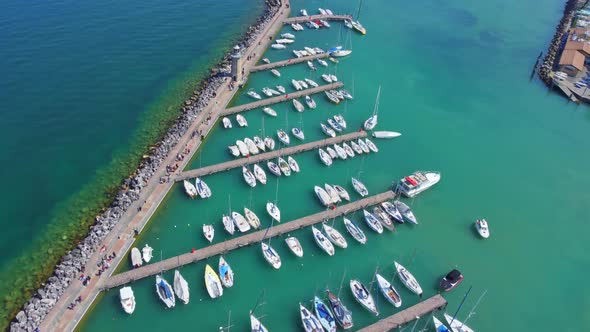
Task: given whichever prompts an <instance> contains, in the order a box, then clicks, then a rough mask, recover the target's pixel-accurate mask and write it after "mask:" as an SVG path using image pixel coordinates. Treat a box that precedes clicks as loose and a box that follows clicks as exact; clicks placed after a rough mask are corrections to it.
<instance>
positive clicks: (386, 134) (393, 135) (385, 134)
mask: <svg viewBox="0 0 590 332" xmlns="http://www.w3.org/2000/svg"><path fill="white" fill-rule="evenodd" d="M401 135H402V134H400V133H397V132H395V131H374V132H373V137H375V138H396V137H399V136H401Z"/></svg>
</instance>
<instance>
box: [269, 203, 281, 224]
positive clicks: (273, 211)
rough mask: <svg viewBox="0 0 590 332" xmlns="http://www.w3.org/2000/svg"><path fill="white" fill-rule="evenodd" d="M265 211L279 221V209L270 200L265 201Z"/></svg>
mask: <svg viewBox="0 0 590 332" xmlns="http://www.w3.org/2000/svg"><path fill="white" fill-rule="evenodd" d="M266 212H268V214H269V215H270V216H271V217H272V218H273V219H274V220H276V221H278V222H281V210H279V208H278V206H276V205H275V204H274V203H272V202H268V203H266Z"/></svg>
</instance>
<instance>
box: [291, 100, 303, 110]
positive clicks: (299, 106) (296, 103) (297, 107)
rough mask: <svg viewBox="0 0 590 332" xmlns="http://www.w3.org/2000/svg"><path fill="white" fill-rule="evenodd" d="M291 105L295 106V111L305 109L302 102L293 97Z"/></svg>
mask: <svg viewBox="0 0 590 332" xmlns="http://www.w3.org/2000/svg"><path fill="white" fill-rule="evenodd" d="M293 106H294V107H295V110H297V112H303V111H304V110H305V107H304V106H303V104H302V103H301V102H300V101H299V100H297V99H293Z"/></svg>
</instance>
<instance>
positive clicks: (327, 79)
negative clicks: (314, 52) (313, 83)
mask: <svg viewBox="0 0 590 332" xmlns="http://www.w3.org/2000/svg"><path fill="white" fill-rule="evenodd" d="M322 79H323V80H324V81H326V83H332V77H330V75H329V74H322Z"/></svg>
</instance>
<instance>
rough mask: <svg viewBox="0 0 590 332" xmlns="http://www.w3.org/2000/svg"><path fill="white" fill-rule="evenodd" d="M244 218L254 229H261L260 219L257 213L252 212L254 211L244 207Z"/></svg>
mask: <svg viewBox="0 0 590 332" xmlns="http://www.w3.org/2000/svg"><path fill="white" fill-rule="evenodd" d="M244 216H245V217H246V220H247V221H248V223H249V224H250V226H252V228H254V229H258V228H259V227H260V219H259V218H258V216H257V215H256V213H254V212H252V210H250V209H248V208H247V207H244Z"/></svg>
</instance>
